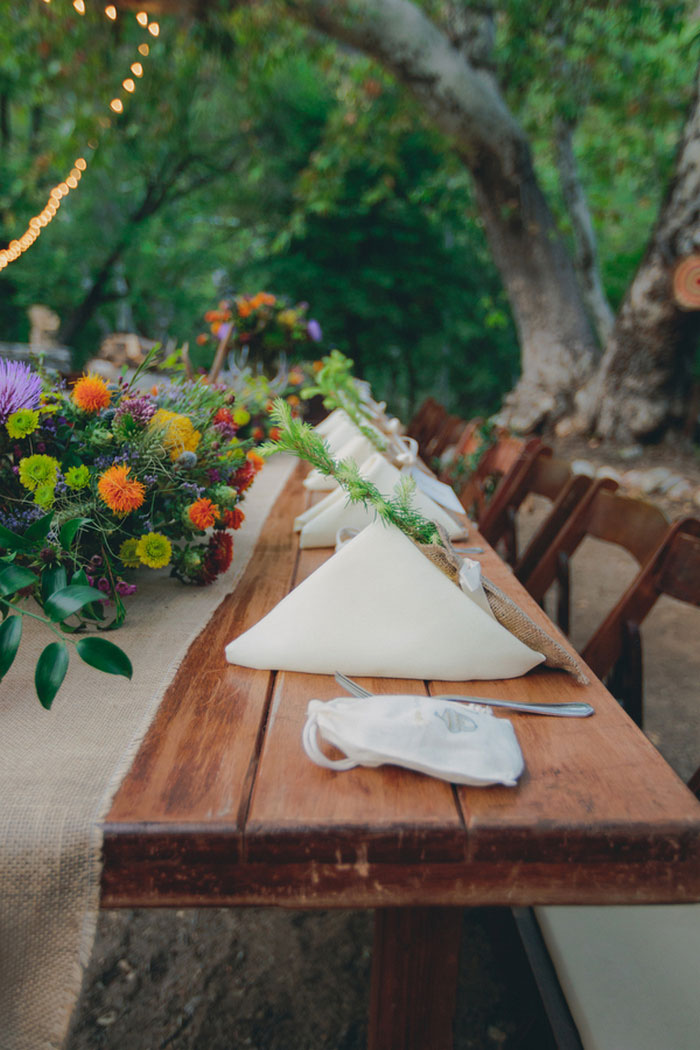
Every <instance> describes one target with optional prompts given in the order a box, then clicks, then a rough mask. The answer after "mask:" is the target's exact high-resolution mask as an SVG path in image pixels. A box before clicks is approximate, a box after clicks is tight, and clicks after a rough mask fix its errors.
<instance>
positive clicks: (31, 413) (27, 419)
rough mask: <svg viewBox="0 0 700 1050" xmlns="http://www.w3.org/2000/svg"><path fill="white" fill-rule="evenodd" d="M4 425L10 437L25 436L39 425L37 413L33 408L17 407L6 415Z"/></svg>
mask: <svg viewBox="0 0 700 1050" xmlns="http://www.w3.org/2000/svg"><path fill="white" fill-rule="evenodd" d="M5 426H6V427H7V433H8V434H9V435H10V437H11V438H15V439H17V438H25V437H27V435H29V434H32V433H33V432H34V431H35V430H36V428H37V427H38V426H39V413H38V412H37V411H36V409H33V408H19V409H17V411H16V412H13V413H12V415H10V416H8V417H7V422H6V423H5Z"/></svg>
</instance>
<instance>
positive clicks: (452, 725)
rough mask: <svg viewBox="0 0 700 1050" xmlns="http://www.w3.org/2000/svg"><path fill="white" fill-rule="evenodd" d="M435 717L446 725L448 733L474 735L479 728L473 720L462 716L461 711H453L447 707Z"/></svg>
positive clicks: (467, 716)
mask: <svg viewBox="0 0 700 1050" xmlns="http://www.w3.org/2000/svg"><path fill="white" fill-rule="evenodd" d="M435 717H436V718H439V719H440V721H441V722H444V723H445V726H446V727H447V731H448V733H473V732H474V730H475V729H476V728H477V725H476V722H475V721H474V719H473V718H470V717H469V715H465V714H462V712H461V711H453V710H452V708H451V707H445V708H443V710H442V711H436V712H435Z"/></svg>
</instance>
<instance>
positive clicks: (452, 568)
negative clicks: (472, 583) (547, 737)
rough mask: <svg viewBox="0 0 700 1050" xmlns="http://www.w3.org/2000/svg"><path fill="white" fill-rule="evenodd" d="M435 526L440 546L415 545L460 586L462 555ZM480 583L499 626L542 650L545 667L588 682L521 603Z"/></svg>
mask: <svg viewBox="0 0 700 1050" xmlns="http://www.w3.org/2000/svg"><path fill="white" fill-rule="evenodd" d="M437 529H438V532H439V534H440V539H441V540H442V544H443V545H442V546H441V545H440V544H439V543H417V544H416V546H417V547H418V548H419V550H421V551H422V552H423V554H425V556H426V557H427V558H430V560H431V561H432V563H433V565H435V566H437V568H438V569H439V570H440V571H441V572H442V573H444V574H445V576H447V577H448V578H449V579H450V580H452V582H453V583H455V584H457V586H459V573H460V569H461V567H462V558H461V556H460V554H459V553H458V552H457V551H456V550H455V549H454V547H453V546H452V544H451V543H450V540H449V538H448V536H447V533H446V532H445V530H444V529H443V528H442V527H441V526H440V525H438V526H437ZM481 582H482V584H483V587H484V593H485V594H486V597H487V599H488V603H489V605H490V607H491V612H492V613H493V615H494V616H495V617H496V619H497V620H498V622H499V623H500V624H501V626H502V627H505V628H506V630H507V631H510V633H511V634H512V635H514V636H515V637H516V638H517V639H518V641H520V642H522V643H523V645H526V646H527V647H528V649H533V650H534V651H535V652H537V653H542V655H543V656H544V658H545V661H544V662H545V665H546V666H547V667H555V668H558V669H559V670H561V671H567V672H568V673H569V674H570V675H573V677H574V678H575V679H576V681H577V682H580V683H581V685H588V678H587V677H586V675H585V674H584V671H583V668H582V667H581V665H580V663H579V662H578V660H576V659H575V657H573V656H572V655H571V653H569V652H567V650H566V649H565V648H564V646H563V645H560V644H559V642H557V641H555V639H554V638H552V637H550V635H548V634H547V632H546V631H545V630H543V629H542V628H541V627H539V626H538V625H537V624H536V623H535V621H534V620H531V619H530V617H529V616H528V615H527V613H525V612H523V610H522V609H521V608H520V606H519V605H517V604H516V603H515V602H514V601H513V599H512V598H509V597H508V595H507V594H505V593H504V592H503V591H502V590H501V589H500V588H499V587H497V586H496V584H495V583H491V581H490V580H489V579H487V577H485V576H483V575H482V577H481Z"/></svg>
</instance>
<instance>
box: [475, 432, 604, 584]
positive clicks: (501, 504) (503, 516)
mask: <svg viewBox="0 0 700 1050" xmlns="http://www.w3.org/2000/svg"><path fill="white" fill-rule="evenodd" d="M592 484H593V481H592V479H591V478H590V477H588V476H587V475H585V474H574V473H573V472H572V470H571V467H570V466H569V464H568V463H567V462H566V461H565V460H563V459H557V458H556V457H555V456H553V455H552V450H551V448H549V447H548V446H546V445H541V446H540V448H539V449H538V450H537V451H536V453H535V455H534V457H533V458H532V459H530V458H529V457H528V458H527V462H526V466H525V469H524V470H523V471H520V472H519V474H518V476H517V477H516V478H515V479H514V481H513V483H512V485H503V486H499V488H498V490H497V491H496V493H494V496H493V498H492V499H491V501H490V503H489V504H488V506H487V507H486V510H485V511H484V514H483V516H482V518H481V519H480V521H479V530H480V531H481V533H482V535H483V536H484V537H485V538H486V539H487V540H488V541H489V543H491V544H493V545H494V546H495V545H496V544H497V543H498V542H499V541H500V540H501V539H502V538H503V537H506V541H505V545H506V548H507V549H508V550H509V551H511V552H512V557H511V559H510V562H511V564H513V565H514V566H515V574H516V576H519V578H522V577H521V575H520V574H521V573H523V574H525V575H527V574H528V573H529V572H530V571H531V568H532V567H533V566H535V565H536V564H537V563H538V561H539V560H540V558H541V557H542V555H543V554H544V553H545V552H546V551H547V549H548V548H549V547H550V546H551V544H552V543H553V541H554V539H555V538H556V536H557V535H558V534H559V531H560V530H561V528H562V527H563V525H564V523H565V522H566V521H567V519H568V518H569V516H570V515H571V514H572V513H573V512H574V510H575V508H576V507H577V506H578V504H579V503H580V501H581V500H582V499H583V497H584V496H585V495H586V493H587V492H588V490H589V489H590V487H591V485H592ZM530 494H532V495H537V496H543V497H545V498H546V499H548V500H549V501H550V502H551V507H550V510H549V512H548V514H547V516H546V518H545V519H544V521H543V522H542V524H541V525H540V526H539V528H538V530H537V532H536V534H535V535H534V536H533V537H532V539H531V540H530V542H529V544H528V546H527V549H526V550H525V552H524V553H523V554H522V555H520V556H518V555H517V550H518V542H517V527H516V519H517V512H518V510H519V508H520V506H521V504H522V503H523V501H524V500H525V498H526V497H527V496H528V495H530Z"/></svg>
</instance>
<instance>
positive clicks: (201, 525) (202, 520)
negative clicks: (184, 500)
mask: <svg viewBox="0 0 700 1050" xmlns="http://www.w3.org/2000/svg"><path fill="white" fill-rule="evenodd" d="M187 514H188V517H189V519H190V521H191V522H192V524H193V525H194V527H195V528H197V529H201V530H202V532H203V531H204V530H205V529H210V528H211V527H212V525H213V524H214V522H215V521H216V519H217V518H218V516H219V508H218V507H217V505H216V503H212V501H211V500H210V499H206V498H205V497H202V498H201V499H198V500H195V502H194V503H192V504H191V505H190V506H189V507H188V508H187Z"/></svg>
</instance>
